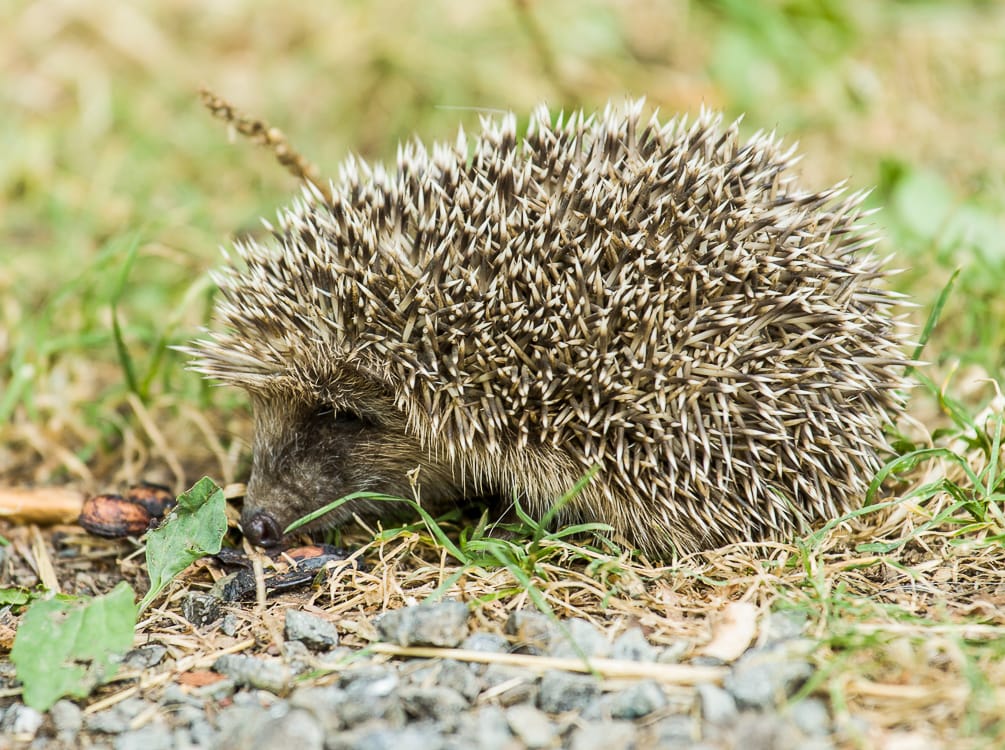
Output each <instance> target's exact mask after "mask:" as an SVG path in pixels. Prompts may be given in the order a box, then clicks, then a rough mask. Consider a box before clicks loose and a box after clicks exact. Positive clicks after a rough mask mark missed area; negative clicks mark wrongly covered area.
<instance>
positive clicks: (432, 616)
mask: <svg viewBox="0 0 1005 750" xmlns="http://www.w3.org/2000/svg"><path fill="white" fill-rule="evenodd" d="M375 624H376V626H377V632H378V634H379V635H380V637H381V639H382V640H384V641H388V642H390V643H396V644H398V645H399V646H441V647H446V648H453V647H456V646H458V645H460V643H461V641H463V640H464V639H465V637H467V635H468V608H467V606H466V605H465V604H463V603H462V602H457V601H445V602H439V603H437V604H417V605H415V606H412V607H405V608H403V609H394V610H390V611H388V612H385V613H384V614H382V615H380V616H379V617H377V618H376V621H375Z"/></svg>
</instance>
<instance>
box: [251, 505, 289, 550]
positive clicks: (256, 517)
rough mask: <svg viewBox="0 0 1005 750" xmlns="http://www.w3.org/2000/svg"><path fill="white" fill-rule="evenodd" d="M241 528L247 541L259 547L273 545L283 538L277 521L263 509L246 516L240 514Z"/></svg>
mask: <svg viewBox="0 0 1005 750" xmlns="http://www.w3.org/2000/svg"><path fill="white" fill-rule="evenodd" d="M241 528H242V529H244V536H245V537H247V539H248V541H249V542H251V543H252V544H256V545H258V546H261V547H275V546H276V545H277V544H279V542H280V541H282V538H283V529H282V527H281V526H280V525H279V521H277V520H276V519H275V518H273V517H272V516H271V515H270V514H269V513H267V512H265V511H264V510H256V511H255V512H254V513H252V514H251V515H250V516H249V517H247V518H245V517H244V516H243V515H242V517H241Z"/></svg>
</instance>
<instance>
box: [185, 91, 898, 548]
mask: <svg viewBox="0 0 1005 750" xmlns="http://www.w3.org/2000/svg"><path fill="white" fill-rule="evenodd" d="M643 106H644V105H643V103H642V102H626V103H624V104H621V105H618V104H609V105H607V107H606V109H604V110H603V111H602V112H601V113H598V114H593V115H587V114H585V113H584V112H582V111H580V112H575V113H572V114H569V115H562V114H559V115H557V116H555V117H553V116H552V115H551V113H550V112H549V111H548V109H547V108H546V107H543V106H542V107H540V108H538V109H537V110H536V111H535V112H534V113H533V115H532V116H531V117H530V119H529V124H528V125H527V127H526V129H525V130H523V132H522V134H521V132H520V131H518V128H517V124H516V118H515V117H514V116H513V115H507V116H503V117H501V118H495V119H493V118H489V117H483V118H482V121H481V132H480V133H479V134H478V135H477V136H476V137H474V138H468V137H467V136H466V135H465V133H464V130H463V129H461V130H460V131H459V134H458V137H457V140H456V142H455V143H453V144H436V145H434V146H433V147H432V148H431V149H427V148H426V147H424V146H423V145H422V143H421V142H419V141H417V140H413V141H410V142H407V143H405V144H403V145H400V146H399V148H398V155H397V165H396V169H394V170H390V169H388V168H385V167H384V166H382V165H380V164H368V163H367V162H365V161H364V160H362V159H360V158H357V157H349V158H348V159H347V160H346V161H345V162H344V164H343V165H342V167H341V169H340V172H339V175H338V179H337V180H335V181H333V183H332V184H331V186H330V194H324V193H322V192H321V191H319V190H316V189H312V188H311V187H309V186H308V187H307V188H305V189H304V191H303V193H302V194H301V195H299V196H298V197H296V198H295V199H294V200H293V202H292V205H291V206H290V207H289V208H287V209H285V210H283V211H282V212H281V213H280V216H279V220H278V225H276V226H273V225H272V224H270V223H269V222H265V223H266V226H267V228H268V229H269V230H270V234H269V237H268V238H267V239H266V240H262V241H259V240H246V241H243V242H237V243H236V244H235V251H236V256H237V258H236V259H232V258H228V261H227V265H226V266H225V267H224V268H223V269H221V270H219V271H217V272H215V273H214V281H215V282H216V283H217V285H218V286H219V289H220V297H219V301H218V303H217V306H216V320H217V323H218V325H216V326H213V327H212V330H210V331H207V332H205V333H204V334H203V336H202V338H201V339H200V340H197V341H196V342H194V343H193V344H192V345H191V346H190V348H189V351H190V353H191V354H193V355H194V358H193V362H192V365H191V366H192V367H193V368H194V369H196V370H198V371H199V372H201V373H202V374H203V375H205V376H208V377H210V378H213V379H216V380H217V381H220V382H222V383H224V384H232V385H236V386H239V387H240V388H243V389H244V390H245V391H246V392H247V393H248V395H249V398H250V401H251V404H252V409H253V415H254V439H253V446H252V454H253V455H252V467H251V476H250V479H249V481H248V484H247V494H246V496H245V499H244V507H243V512H242V517H241V518H242V527H243V530H244V533H245V535H246V536H247V537H248V538H249V539H251V540H252V541H253V542H255V543H260V544H265V545H273V544H276V543H278V542H279V541H281V539H282V537H283V534H284V531H283V530H284V529H285V528H286V526H287V525H288V524H289V523H291V522H292V521H294V520H296V519H297V518H300V517H302V516H303V515H306V514H307V513H309V512H311V511H314V510H317V509H319V508H321V507H322V506H324V505H326V504H328V503H330V502H331V501H333V500H336V499H338V498H341V497H344V496H347V495H349V494H351V493H356V492H363V493H365V492H372V493H380V494H382V495H392V496H399V497H404V498H414V499H415V500H417V501H418V502H420V503H421V506H422V507H423V508H426V509H429V510H430V512H434V513H436V512H442V511H445V510H446V509H449V508H451V507H456V506H463V505H465V504H468V503H471V502H474V501H478V502H486V501H487V502H488V503H489V507H490V510H491V512H492V513H493V515H494V517H495V518H498V519H505V518H508V517H511V516H512V513H513V510H514V507H515V504H516V503H519V504H520V505H521V507H522V508H524V509H526V510H527V511H528V512H529V513H530V514H531V515H534V516H536V517H538V518H540V517H543V516H545V515H546V514H547V513H548V511H549V509H551V508H552V506H553V504H554V503H555V501H556V499H557V498H559V497H561V496H562V495H563V494H564V493H567V492H568V491H569V489H570V487H573V486H574V485H576V484H577V481H578V480H580V479H581V478H583V477H584V476H586V475H590V478H589V481H588V482H586V483H585V486H583V487H582V489H581V491H579V492H578V494H576V495H575V496H573V497H572V499H571V500H569V501H568V502H567V503H566V504H565V505H563V506H562V507H561V510H560V511H559V513H558V514H557V519H556V521H557V522H558V523H563V524H564V523H573V522H597V523H602V524H607V525H608V526H609V527H610V528H611V529H612V530H613V532H612V533H613V535H614V537H615V539H617V540H618V541H620V542H622V543H624V544H626V545H630V546H633V547H635V548H637V549H639V550H641V551H642V552H644V553H646V554H648V555H650V556H653V557H655V558H663V559H666V558H669V557H671V556H674V555H680V554H689V553H693V552H700V551H703V550H708V549H711V548H716V547H720V546H723V545H726V544H730V543H733V542H740V541H765V540H775V539H786V538H792V536H794V535H795V534H798V533H803V532H805V531H806V530H807V529H810V528H812V527H813V526H814V525H815V524H819V523H821V522H823V521H824V520H827V519H833V518H836V517H838V516H839V515H840V514H842V513H844V512H847V511H848V510H849V509H850V508H852V507H854V505H855V503H856V501H860V500H861V498H862V495H863V493H864V491H865V489H866V487H867V485H868V482H869V481H870V479H871V478H872V477H873V476H874V474H875V472H876V471H877V469H878V468H879V466H880V465H881V457H882V456H883V454H884V452H885V451H888V450H889V449H888V445H887V440H886V438H885V435H886V432H887V428H888V426H889V425H890V424H891V423H893V422H894V421H895V420H896V418H897V417H898V415H899V414H900V413H901V412H902V410H903V407H904V390H905V387H906V380H905V372H906V367H907V366H908V365H909V364H911V362H910V360H909V358H908V357H907V356H906V355H905V353H904V348H905V345H906V339H905V336H906V334H905V330H904V329H905V326H904V325H902V322H903V321H902V317H903V316H902V315H900V314H899V312H898V309H897V308H898V305H900V304H901V302H902V300H903V298H902V296H901V295H899V294H898V293H896V292H893V291H890V290H889V289H888V288H887V287H886V285H885V283H884V282H885V277H886V276H887V275H888V274H889V273H890V272H889V271H888V270H887V264H888V259H884V258H880V257H878V256H877V255H876V252H875V245H876V242H877V237H876V234H875V232H874V231H873V230H871V229H870V228H869V226H868V225H867V224H866V221H865V216H866V212H865V211H863V208H862V203H863V199H864V193H854V194H851V193H848V192H847V190H846V188H845V186H844V184H839V185H838V186H836V187H834V188H831V189H827V190H824V191H813V190H809V189H804V188H802V187H800V186H799V185H798V184H797V182H796V180H795V179H794V175H793V165H794V163H795V162H796V161H797V158H796V157H794V155H793V154H794V149H793V148H786V147H784V146H783V144H782V141H781V140H780V139H779V138H778V137H777V136H776V135H775V134H774V133H764V132H759V133H757V134H755V135H753V136H752V137H750V138H749V139H746V140H744V139H742V138H741V137H740V135H739V127H738V126H739V122H738V121H737V122H733V123H732V124H724V120H723V117H722V115H721V114H716V113H714V112H711V111H707V110H703V111H702V112H701V113H700V114H699V115H698V116H697V117H696V118H694V119H693V120H692V121H689V118H687V117H686V116H678V117H676V118H673V119H669V120H667V121H661V120H660V118H659V116H658V113H657V114H653V115H652V116H651V117H650V118H646V117H644V116H643ZM591 472H593V473H592V474H590V473H591ZM581 484H582V483H581ZM407 507H408V506H407V504H395V503H386V502H379V501H376V500H374V499H371V498H367V497H365V496H364V497H357V498H355V499H352V500H351V501H349V502H346V503H345V504H344V505H342V506H340V507H338V508H337V509H335V510H333V511H331V512H329V513H328V514H326V515H324V516H323V517H321V518H320V519H317V520H315V521H314V522H312V524H311V525H310V526H308V527H307V530H309V531H311V530H313V531H321V530H324V529H329V528H332V527H338V526H341V525H343V524H345V523H346V522H347V521H349V520H350V519H352V518H353V517H354V516H355V517H358V518H360V519H371V520H374V519H376V520H386V519H388V518H389V517H391V516H394V515H396V514H398V513H400V512H401V511H402V509H403V508H404V509H405V510H406V511H407Z"/></svg>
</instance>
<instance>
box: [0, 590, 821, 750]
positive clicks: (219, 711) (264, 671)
mask: <svg viewBox="0 0 1005 750" xmlns="http://www.w3.org/2000/svg"><path fill="white" fill-rule="evenodd" d="M468 621H469V618H468V608H467V607H466V606H465V605H464V604H462V603H460V602H455V601H443V602H439V603H437V604H433V605H417V606H414V607H407V608H405V609H403V610H398V611H393V612H388V613H386V614H385V615H383V616H382V617H380V618H379V620H378V621H377V622H375V625H376V631H377V632H378V633H379V634H380V636H381V638H383V639H385V640H387V641H390V642H391V643H395V644H397V645H400V646H409V645H433V646H441V647H456V646H460V647H462V648H464V649H468V650H470V651H473V652H476V653H483V654H507V653H520V654H533V655H542V656H547V657H559V658H565V659H569V660H570V663H571V664H581V663H582V659H583V657H584V655H586V656H588V657H591V658H596V657H605V658H613V659H618V660H620V661H623V662H639V663H653V662H671V661H672V662H676V661H680V662H682V663H685V664H687V663H691V664H695V663H698V662H699V661H701V660H700V659H699V658H696V657H690V658H689V657H688V654H689V653H692V652H693V650H694V649H693V648H692V646H693V644H691V643H689V642H687V641H684V640H682V641H681V642H680V644H678V643H676V642H675V643H673V644H670V645H669V646H667V645H664V646H662V647H656V646H654V645H653V644H652V643H650V642H649V641H648V640H647V639H646V636H645V633H644V632H643V631H642V629H640V628H638V627H632V628H629V629H628V630H625V631H624V632H622V633H621V634H620V635H618V637H617V638H615V639H614V640H613V642H609V641H608V640H607V639H606V638H605V637H604V635H603V633H602V632H601V631H600V630H598V629H597V628H596V627H594V626H593V625H592V624H591V623H590V622H588V621H586V620H577V619H574V620H568V621H565V622H563V623H562V625H561V626H558V625H556V624H554V623H553V622H551V620H549V619H548V618H547V617H545V616H543V615H541V614H540V613H538V612H536V611H530V610H523V611H518V612H515V613H513V615H512V616H511V617H510V618H509V620H508V621H507V623H506V625H505V628H504V630H505V632H506V634H507V636H506V637H502V636H500V635H498V634H493V633H485V632H475V633H470V632H469V629H468ZM237 622H238V623H241V622H243V620H237ZM769 622H770V625H769V626H766V628H765V634H766V635H765V636H764V637H762V638H761V640H760V642H759V644H758V645H757V646H755V647H753V648H750V649H748V650H747V652H746V653H744V654H743V655H742V656H741V657H740V658H739V659H737V660H736V661H735V662H734V663H732V664H729V665H726V667H727V670H728V671H727V673H726V676H725V679H724V680H723V681H722V683H721V684H712V683H705V684H699V685H697V686H695V687H693V688H684V687H679V686H678V687H668V686H665V685H663V684H661V683H660V682H658V681H655V680H652V679H642V678H638V679H632V678H619V679H618V680H606V681H605V680H603V679H600V678H598V677H597V676H595V675H592V674H584V673H578V672H572V671H565V670H564V669H547V670H544V671H539V670H532V669H529V668H527V667H524V666H518V665H515V664H481V663H476V662H467V661H463V660H458V659H391V660H388V659H387V658H386V657H383V656H374V655H367V654H366V653H365V652H356V653H353V652H351V651H350V650H349V649H346V648H344V647H339V645H338V643H339V636H338V632H337V630H336V628H335V627H334V625H333V623H332V622H331V621H329V620H327V619H325V618H323V617H318V616H316V615H312V614H309V613H304V612H300V611H298V610H294V609H290V610H288V611H287V613H286V621H285V635H286V643H285V644H284V646H283V648H282V649H281V650H280V651H279V652H278V653H279V654H280V655H279V656H263V657H258V656H254V657H252V656H246V655H242V654H232V655H226V656H221V657H220V658H218V659H217V660H216V662H215V663H214V665H213V669H214V670H215V671H216V672H218V673H219V674H221V675H224V676H225V679H222V680H218V681H216V682H213V683H211V684H207V685H203V686H200V687H192V686H186V685H183V684H182V683H179V682H172V683H169V684H167V685H165V686H164V688H163V689H162V690H160V692H159V693H158V691H157V690H154V689H151V690H147V691H144V692H143V693H142V694H141V695H142V697H140V696H132V697H129V698H126V699H124V700H122V701H121V702H119V703H117V704H115V705H113V706H111V707H109V708H106V709H104V710H101V711H97V712H94V713H87V712H82V711H81V707H80V706H78V704H77V703H76V702H73V701H69V700H61V701H59V702H58V703H56V705H55V706H53V708H52V709H51V710H50V711H49V712H48V715H44V714H41V713H39V712H38V711H35V710H33V709H31V708H28V707H26V706H24V705H22V704H20V703H18V702H16V701H11V700H8V701H7V702H6V703H5V704H0V731H2V735H3V737H2V739H3V740H4V741H9V743H10V744H9V746H10V747H13V748H21V747H23V748H28V747H31V748H32V749H33V750H34V749H36V748H37V749H38V750H46V748H52V749H53V750H61V749H62V748H73V747H100V748H106V747H107V748H116V750H134V749H135V750H158V749H159V748H193V749H195V748H223V749H224V750H227V749H228V748H235V749H236V748H251V749H252V750H255V749H257V748H263V749H264V748H270V749H272V750H274V749H275V748H279V749H280V750H356V749H357V748H359V749H361V750H362V749H364V748H365V749H366V750H381V749H382V748H386V749H387V750H412V749H413V748H414V749H415V750H462V749H463V750H522V749H523V748H549V749H550V748H573V749H574V750H615V749H616V748H638V749H639V750H645V749H646V748H666V749H667V750H684V749H685V748H687V749H688V750H692V749H697V750H733V749H734V748H742V750H769V748H770V749H771V750H833V748H835V747H836V746H837V745H838V738H839V737H840V736H841V735H840V734H838V733H836V730H835V726H834V723H833V720H832V718H831V713H830V708H829V705H828V703H827V702H825V701H824V700H821V699H820V698H817V697H813V696H811V697H808V698H805V699H803V700H800V701H798V702H794V703H790V699H791V698H792V696H793V695H794V694H795V693H796V692H797V691H798V690H799V688H800V687H801V686H802V685H803V684H804V683H805V682H806V680H807V679H809V678H810V677H811V676H812V674H813V666H812V664H811V663H810V661H809V659H808V655H809V653H810V650H811V648H812V643H811V642H809V641H807V640H805V639H804V637H803V627H802V620H801V619H800V618H799V617H797V616H795V615H791V614H785V615H782V616H779V617H777V618H776V617H775V616H774V615H772V616H771V617H770V619H769ZM343 652H344V653H343ZM342 657H351V658H350V659H348V660H347V659H342ZM167 658H168V657H167V653H166V649H165V648H164V646H163V645H161V644H146V645H145V646H143V647H142V648H139V649H136V650H134V651H133V652H131V653H130V655H129V656H128V662H129V663H130V664H131V665H134V667H135V668H162V667H163V666H164V662H165V661H166V660H167ZM330 659H336V661H333V662H331V663H337V664H339V666H338V667H337V668H336V669H335V670H334V671H327V673H326V676H324V677H322V678H321V679H320V680H317V679H312V678H308V679H303V678H299V680H301V681H298V678H297V676H296V675H297V674H300V673H303V672H304V671H305V670H312V669H316V668H317V667H316V665H317V664H318V663H326V661H325V660H330ZM338 659H342V661H338ZM322 671H324V670H322ZM308 674H310V673H308ZM0 746H3V747H4V748H6V747H7V746H8V745H4V744H3V742H0Z"/></svg>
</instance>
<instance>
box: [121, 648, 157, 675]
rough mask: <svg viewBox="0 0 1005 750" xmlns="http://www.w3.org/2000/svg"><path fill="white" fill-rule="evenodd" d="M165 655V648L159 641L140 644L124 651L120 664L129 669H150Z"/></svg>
mask: <svg viewBox="0 0 1005 750" xmlns="http://www.w3.org/2000/svg"><path fill="white" fill-rule="evenodd" d="M166 655H167V649H166V648H164V646H162V645H161V644H159V643H151V644H149V645H147V646H140V647H139V648H134V649H133V650H131V651H128V652H126V655H125V657H124V658H123V659H122V664H123V666H125V667H128V668H129V669H150V667H155V666H157V665H158V664H160V663H161V662H162V661H163V660H164V657H165V656H166Z"/></svg>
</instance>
